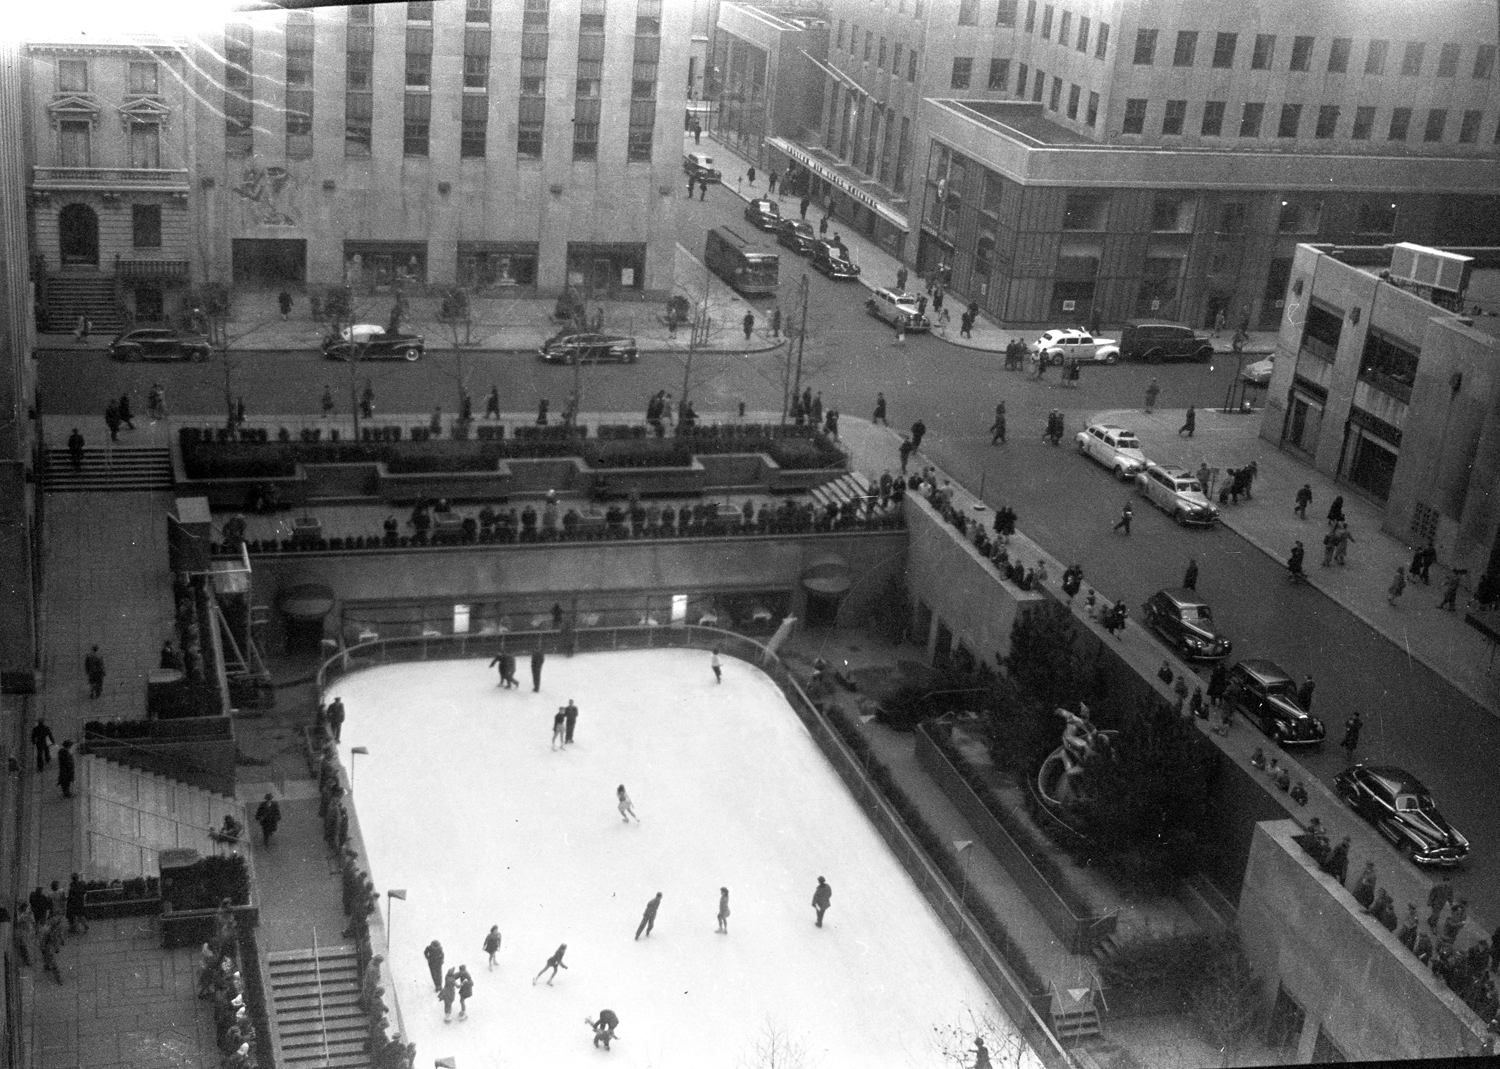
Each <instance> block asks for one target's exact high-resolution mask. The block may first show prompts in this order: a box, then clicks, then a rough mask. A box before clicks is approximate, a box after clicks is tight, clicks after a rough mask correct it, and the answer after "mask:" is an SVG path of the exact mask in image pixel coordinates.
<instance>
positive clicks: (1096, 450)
mask: <svg viewBox="0 0 1500 1069" xmlns="http://www.w3.org/2000/svg"><path fill="white" fill-rule="evenodd" d="M1076 441H1077V443H1078V451H1079V452H1080V453H1083V454H1084V455H1086V456H1089V457H1092V458H1093V459H1095V460H1097V461H1098V462H1099V463H1100V464H1103V465H1104V466H1105V467H1106V468H1108V469H1109V470H1110V471H1112V472H1114V473H1115V478H1116V479H1130V478H1134V477H1135V476H1137V475H1139V474H1140V473H1141V472H1143V471H1145V470H1146V466H1147V465H1148V464H1149V463H1150V461H1148V460H1147V459H1146V454H1145V453H1142V452H1141V443H1140V440H1139V439H1138V438H1136V436H1135V431H1132V430H1127V429H1126V428H1124V427H1116V426H1114V425H1113V424H1109V423H1090V424H1089V425H1088V426H1087V427H1085V428H1084V429H1083V430H1081V431H1079V432H1078V435H1077V438H1076Z"/></svg>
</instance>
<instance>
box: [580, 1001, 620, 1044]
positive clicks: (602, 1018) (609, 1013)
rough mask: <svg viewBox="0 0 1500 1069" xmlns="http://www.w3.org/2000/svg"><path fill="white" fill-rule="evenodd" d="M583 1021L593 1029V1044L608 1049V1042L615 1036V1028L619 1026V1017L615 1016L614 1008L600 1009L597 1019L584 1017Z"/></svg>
mask: <svg viewBox="0 0 1500 1069" xmlns="http://www.w3.org/2000/svg"><path fill="white" fill-rule="evenodd" d="M583 1023H584V1024H586V1025H588V1026H589V1027H590V1028H592V1029H593V1030H594V1046H596V1047H603V1048H604V1049H605V1050H609V1045H610V1042H611V1041H613V1040H614V1038H615V1029H617V1028H619V1027H620V1018H618V1017H616V1016H615V1011H614V1010H600V1011H599V1019H598V1020H594V1019H593V1018H592V1017H585V1018H584V1019H583Z"/></svg>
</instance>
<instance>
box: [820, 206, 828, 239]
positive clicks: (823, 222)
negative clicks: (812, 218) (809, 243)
mask: <svg viewBox="0 0 1500 1069" xmlns="http://www.w3.org/2000/svg"><path fill="white" fill-rule="evenodd" d="M827 236H828V213H827V212H825V213H823V218H821V219H819V220H818V237H820V238H823V237H827Z"/></svg>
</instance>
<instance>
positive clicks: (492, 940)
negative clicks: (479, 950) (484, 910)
mask: <svg viewBox="0 0 1500 1069" xmlns="http://www.w3.org/2000/svg"><path fill="white" fill-rule="evenodd" d="M484 952H485V953H486V954H488V955H489V958H490V968H491V969H493V968H494V967H495V955H496V954H498V953H500V925H498V924H492V925H490V933H489V935H486V936H485V937H484Z"/></svg>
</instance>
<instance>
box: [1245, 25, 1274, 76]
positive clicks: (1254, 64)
mask: <svg viewBox="0 0 1500 1069" xmlns="http://www.w3.org/2000/svg"><path fill="white" fill-rule="evenodd" d="M1275 56H1276V35H1275V34H1274V33H1258V34H1256V35H1255V51H1253V52H1251V53H1250V69H1251V70H1253V71H1268V70H1270V69H1271V61H1272V59H1274V58H1275Z"/></svg>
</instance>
